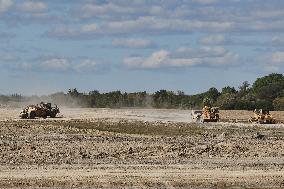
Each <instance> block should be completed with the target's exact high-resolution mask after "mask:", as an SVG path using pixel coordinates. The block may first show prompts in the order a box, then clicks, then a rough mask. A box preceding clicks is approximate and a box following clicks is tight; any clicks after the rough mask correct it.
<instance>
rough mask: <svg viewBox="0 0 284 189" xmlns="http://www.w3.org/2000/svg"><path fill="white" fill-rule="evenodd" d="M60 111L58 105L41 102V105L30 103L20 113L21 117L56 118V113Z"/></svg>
mask: <svg viewBox="0 0 284 189" xmlns="http://www.w3.org/2000/svg"><path fill="white" fill-rule="evenodd" d="M58 113H60V111H59V108H58V107H57V105H55V106H54V107H52V106H51V103H44V102H41V103H40V104H39V105H38V104H37V105H29V106H27V107H26V108H24V109H23V110H22V111H21V113H20V118H21V119H34V118H36V117H42V118H47V117H51V118H55V117H56V114H58Z"/></svg>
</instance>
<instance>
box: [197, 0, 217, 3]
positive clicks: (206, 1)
mask: <svg viewBox="0 0 284 189" xmlns="http://www.w3.org/2000/svg"><path fill="white" fill-rule="evenodd" d="M218 1H219V0H192V2H195V3H200V4H212V3H216V2H218Z"/></svg>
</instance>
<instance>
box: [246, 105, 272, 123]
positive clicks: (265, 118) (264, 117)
mask: <svg viewBox="0 0 284 189" xmlns="http://www.w3.org/2000/svg"><path fill="white" fill-rule="evenodd" d="M253 113H254V115H253V116H252V117H251V118H250V119H249V123H260V124H275V123H276V119H274V118H273V116H272V115H271V114H270V113H269V110H264V109H255V110H254V111H253Z"/></svg>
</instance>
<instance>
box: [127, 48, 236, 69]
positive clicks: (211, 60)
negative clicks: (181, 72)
mask: <svg viewBox="0 0 284 189" xmlns="http://www.w3.org/2000/svg"><path fill="white" fill-rule="evenodd" d="M186 51H189V52H190V53H191V54H189V55H187V56H185V55H184V54H183V53H184V52H186ZM192 52H194V53H192ZM238 60H239V55H237V54H235V53H232V52H229V51H227V50H225V49H223V48H221V47H214V48H213V47H202V48H200V49H199V50H195V51H193V50H192V49H186V48H185V47H183V48H179V49H177V50H176V51H175V52H169V51H166V50H160V51H157V52H153V53H152V54H151V55H150V56H149V57H127V58H125V59H124V64H125V65H126V66H128V67H130V68H142V69H159V68H179V67H192V66H198V65H200V66H201V65H207V66H225V65H233V64H234V63H236V62H238Z"/></svg>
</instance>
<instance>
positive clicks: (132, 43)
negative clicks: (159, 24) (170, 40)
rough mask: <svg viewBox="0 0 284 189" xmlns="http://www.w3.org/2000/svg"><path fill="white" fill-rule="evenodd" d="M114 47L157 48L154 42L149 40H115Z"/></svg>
mask: <svg viewBox="0 0 284 189" xmlns="http://www.w3.org/2000/svg"><path fill="white" fill-rule="evenodd" d="M112 45H113V46H114V47H123V48H151V47H154V46H155V44H154V42H153V41H151V40H148V39H114V40H113V41H112Z"/></svg>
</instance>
